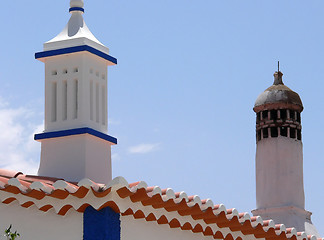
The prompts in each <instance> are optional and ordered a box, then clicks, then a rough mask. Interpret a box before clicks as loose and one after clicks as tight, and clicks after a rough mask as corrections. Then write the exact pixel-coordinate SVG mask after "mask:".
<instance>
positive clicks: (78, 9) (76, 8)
mask: <svg viewBox="0 0 324 240" xmlns="http://www.w3.org/2000/svg"><path fill="white" fill-rule="evenodd" d="M72 11H81V12H84V8H82V7H71V8H70V9H69V12H72Z"/></svg>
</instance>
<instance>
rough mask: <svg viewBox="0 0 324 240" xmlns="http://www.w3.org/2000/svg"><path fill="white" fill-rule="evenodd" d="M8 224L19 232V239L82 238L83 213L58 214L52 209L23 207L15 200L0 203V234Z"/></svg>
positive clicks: (72, 239) (69, 239) (76, 239)
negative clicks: (43, 209)
mask: <svg viewBox="0 0 324 240" xmlns="http://www.w3.org/2000/svg"><path fill="white" fill-rule="evenodd" d="M10 224H13V230H17V231H18V233H20V235H21V237H20V238H19V239H22V240H45V239H46V240H58V239H68V240H80V239H83V214H82V213H78V212H76V211H73V210H72V211H69V212H68V213H67V214H66V215H65V216H60V215H57V214H56V213H55V212H54V211H53V210H52V211H51V210H49V212H47V213H44V212H42V211H40V210H39V209H37V208H36V207H33V206H31V207H30V208H23V207H21V206H20V205H18V203H17V202H13V203H11V204H9V205H6V204H2V203H1V204H0V236H3V234H2V233H4V231H5V229H6V228H7V227H9V225H10ZM0 239H2V238H1V237H0Z"/></svg>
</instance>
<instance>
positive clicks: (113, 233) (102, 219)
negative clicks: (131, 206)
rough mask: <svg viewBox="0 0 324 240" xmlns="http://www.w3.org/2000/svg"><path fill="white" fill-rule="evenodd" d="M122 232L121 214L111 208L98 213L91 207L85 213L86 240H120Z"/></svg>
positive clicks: (84, 233)
mask: <svg viewBox="0 0 324 240" xmlns="http://www.w3.org/2000/svg"><path fill="white" fill-rule="evenodd" d="M120 232H121V227H120V214H119V213H116V212H115V211H114V210H112V209H111V208H110V207H106V208H104V209H102V210H100V211H97V210H96V209H94V208H93V207H91V206H89V207H87V208H86V210H85V211H84V213H83V239H84V240H120Z"/></svg>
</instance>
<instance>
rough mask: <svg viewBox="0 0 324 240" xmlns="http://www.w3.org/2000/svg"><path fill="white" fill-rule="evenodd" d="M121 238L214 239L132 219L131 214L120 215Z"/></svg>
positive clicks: (166, 225) (159, 239)
mask: <svg viewBox="0 0 324 240" xmlns="http://www.w3.org/2000/svg"><path fill="white" fill-rule="evenodd" d="M121 239H122V240H143V239H154V240H165V239H167V240H179V239H186V240H198V239H206V240H208V239H210V240H212V239H214V238H213V237H211V236H204V235H203V234H201V233H193V232H192V231H184V230H181V229H179V228H177V229H172V228H170V226H169V225H168V224H163V225H161V224H160V225H159V224H158V223H157V222H147V221H146V220H145V219H144V220H143V219H134V218H133V216H122V217H121Z"/></svg>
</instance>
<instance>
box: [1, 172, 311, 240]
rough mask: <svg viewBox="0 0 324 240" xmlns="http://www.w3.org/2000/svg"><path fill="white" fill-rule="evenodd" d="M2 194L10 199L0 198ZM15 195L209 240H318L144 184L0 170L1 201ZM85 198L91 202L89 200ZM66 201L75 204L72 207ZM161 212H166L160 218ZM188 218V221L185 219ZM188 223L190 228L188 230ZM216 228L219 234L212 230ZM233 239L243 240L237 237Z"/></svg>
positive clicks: (44, 204)
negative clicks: (251, 239)
mask: <svg viewBox="0 0 324 240" xmlns="http://www.w3.org/2000/svg"><path fill="white" fill-rule="evenodd" d="M1 192H8V193H10V194H5V195H4V196H2V195H1ZM112 192H114V193H115V194H117V195H118V196H119V198H120V200H121V199H125V200H127V199H128V200H127V201H131V202H133V203H137V202H139V203H141V205H139V206H142V207H143V208H145V207H146V206H151V207H153V208H148V209H162V210H164V211H158V212H156V211H154V210H149V211H148V210H145V211H142V209H136V208H134V209H132V207H131V205H130V206H129V207H128V208H127V209H126V208H124V209H120V206H118V201H116V202H115V201H114V200H112V199H111V197H109V196H110V195H111V194H112ZM19 194H22V195H24V196H27V197H29V198H30V199H29V200H24V201H18V202H19V203H20V205H21V206H22V207H25V208H28V207H31V206H33V205H35V206H36V207H37V208H38V209H39V210H41V211H45V212H46V211H48V210H49V209H52V208H54V210H55V212H56V213H57V214H59V215H65V214H66V213H67V212H68V211H69V210H70V209H75V210H76V211H78V212H83V211H84V210H85V209H86V208H87V207H88V206H90V205H91V206H92V207H94V208H95V209H98V210H99V209H102V208H105V207H108V206H109V207H111V208H112V209H114V210H115V211H116V212H120V213H121V215H123V216H125V215H132V216H133V217H134V218H135V219H138V218H142V219H145V220H146V221H156V222H157V223H158V224H168V225H169V226H170V227H171V228H180V229H182V230H191V231H193V232H200V233H202V234H204V235H205V236H212V237H213V238H214V239H217V238H223V239H234V237H233V236H232V234H229V233H225V232H222V229H224V228H229V229H230V230H231V231H233V232H241V233H242V234H243V235H246V234H253V235H254V236H255V237H257V238H266V239H270V238H275V239H291V240H295V239H298V240H317V239H316V237H314V236H306V234H305V233H303V232H297V231H296V229H295V228H286V227H285V225H283V224H275V223H274V221H273V220H265V221H263V220H262V218H261V217H259V216H250V215H249V214H248V213H239V212H238V211H237V210H236V209H235V208H231V209H226V207H225V206H224V205H223V204H218V205H214V203H213V202H212V201H211V200H210V199H204V200H201V199H200V197H199V196H197V195H194V196H189V197H188V196H187V194H186V193H185V192H177V193H175V192H174V191H173V190H172V189H171V188H167V189H162V190H161V188H159V187H156V186H153V187H148V186H147V184H146V183H145V182H135V183H130V184H129V183H128V182H127V181H126V180H125V179H124V178H122V177H117V178H115V179H113V180H112V181H111V182H110V184H109V185H107V186H105V185H102V184H97V183H95V182H93V181H91V180H89V179H83V180H81V181H80V182H79V183H73V182H67V181H64V180H63V179H56V178H48V177H39V176H31V175H23V174H22V173H20V172H12V171H7V170H1V169H0V201H1V202H2V203H5V204H9V203H11V202H13V201H15V200H18V199H19ZM89 194H91V196H93V197H90V198H89V197H88V195H89ZM117 195H116V196H117ZM69 196H70V198H69V200H68V199H67V198H68V197H69ZM89 196H90V195H89ZM49 197H50V198H55V199H57V201H55V202H57V205H55V204H54V205H52V204H51V203H50V202H52V201H48V200H47V199H48V198H49ZM71 198H74V199H75V200H76V201H77V202H78V203H77V204H73V203H71ZM92 198H96V199H98V201H97V202H100V203H97V202H96V201H95V202H93V201H92V202H91V199H92ZM99 200H100V201H99ZM161 212H165V213H164V214H162V215H161ZM171 213H172V214H171ZM176 216H178V217H176ZM187 217H190V218H188V219H192V220H191V221H189V220H186V219H187ZM192 221H194V222H192ZM193 223H195V224H194V225H192V224H193ZM214 224H216V225H214ZM215 226H217V227H218V228H219V229H218V230H217V229H215ZM236 239H237V240H239V239H242V238H241V237H236Z"/></svg>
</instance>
